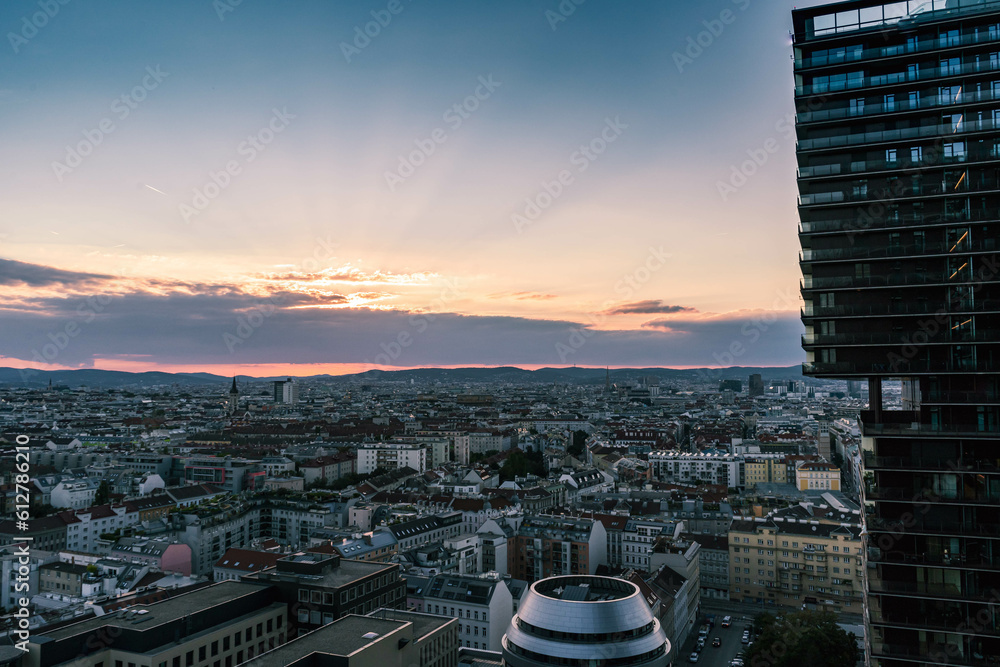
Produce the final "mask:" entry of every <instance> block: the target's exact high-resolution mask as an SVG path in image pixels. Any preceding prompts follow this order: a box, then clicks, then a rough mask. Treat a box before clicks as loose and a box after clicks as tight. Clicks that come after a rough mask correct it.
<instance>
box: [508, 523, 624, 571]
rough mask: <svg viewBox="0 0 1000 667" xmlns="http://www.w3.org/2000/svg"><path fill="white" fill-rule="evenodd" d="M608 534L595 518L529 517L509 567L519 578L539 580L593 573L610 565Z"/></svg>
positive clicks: (513, 547)
mask: <svg viewBox="0 0 1000 667" xmlns="http://www.w3.org/2000/svg"><path fill="white" fill-rule="evenodd" d="M607 549H608V536H607V532H606V531H605V530H604V524H602V523H601V522H600V521H595V520H593V519H583V518H581V519H574V518H571V517H553V516H528V517H525V519H524V522H523V523H521V525H520V527H519V528H518V529H517V533H516V534H515V535H514V538H513V540H511V548H510V549H509V552H508V570H509V572H510V573H511V574H512V575H513V576H514V578H516V579H524V580H527V581H538V580H539V579H545V578H548V577H553V576H562V575H569V574H594V573H595V572H597V567H598V566H599V565H606V564H607Z"/></svg>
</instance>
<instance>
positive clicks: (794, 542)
mask: <svg viewBox="0 0 1000 667" xmlns="http://www.w3.org/2000/svg"><path fill="white" fill-rule="evenodd" d="M729 546H730V569H729V598H730V599H731V600H734V601H738V602H751V603H754V604H766V605H773V606H784V607H790V608H795V609H802V608H810V609H820V610H824V611H837V612H840V611H846V612H849V613H860V612H861V611H862V610H863V602H864V580H865V576H864V575H865V558H864V553H863V548H862V539H861V515H860V511H859V510H857V509H848V508H841V509H837V508H830V507H827V506H820V507H815V506H811V505H808V504H804V506H800V505H796V506H794V507H791V508H787V509H781V510H775V511H773V512H771V513H770V514H769V515H768V516H766V517H754V518H747V519H736V520H734V521H733V525H732V527H731V528H730V531H729Z"/></svg>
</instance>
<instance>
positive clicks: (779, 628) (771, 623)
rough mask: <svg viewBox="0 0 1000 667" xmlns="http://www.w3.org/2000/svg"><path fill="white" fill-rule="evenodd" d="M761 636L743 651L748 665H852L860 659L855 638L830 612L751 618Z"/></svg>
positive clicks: (790, 666) (804, 612) (794, 666)
mask: <svg viewBox="0 0 1000 667" xmlns="http://www.w3.org/2000/svg"><path fill="white" fill-rule="evenodd" d="M754 629H755V630H756V631H758V632H759V633H760V636H759V637H758V638H757V640H756V641H755V642H754V643H753V646H751V647H750V649H749V650H748V651H747V653H746V664H747V665H751V666H752V665H769V667H801V665H809V667H852V666H853V665H855V664H857V662H858V661H859V660H861V651H860V650H859V649H858V642H857V638H856V637H855V636H854V635H853V634H851V633H849V632H847V631H846V630H844V629H842V628H841V627H840V626H838V625H837V616H836V615H835V614H832V613H830V612H813V611H799V612H794V613H791V614H786V615H785V616H783V617H782V618H780V619H778V618H775V617H774V616H771V615H770V614H760V615H758V616H757V618H755V619H754Z"/></svg>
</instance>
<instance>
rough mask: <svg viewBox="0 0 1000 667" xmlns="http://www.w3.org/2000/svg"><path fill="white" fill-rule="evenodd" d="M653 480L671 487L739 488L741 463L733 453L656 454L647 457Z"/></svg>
mask: <svg viewBox="0 0 1000 667" xmlns="http://www.w3.org/2000/svg"><path fill="white" fill-rule="evenodd" d="M649 467H650V472H651V474H652V476H653V479H657V480H659V481H661V482H671V483H674V484H701V483H708V484H719V485H722V486H726V487H728V488H736V487H740V486H743V474H742V473H743V460H742V457H739V456H734V455H733V454H690V453H687V452H678V451H659V452H652V453H650V455H649Z"/></svg>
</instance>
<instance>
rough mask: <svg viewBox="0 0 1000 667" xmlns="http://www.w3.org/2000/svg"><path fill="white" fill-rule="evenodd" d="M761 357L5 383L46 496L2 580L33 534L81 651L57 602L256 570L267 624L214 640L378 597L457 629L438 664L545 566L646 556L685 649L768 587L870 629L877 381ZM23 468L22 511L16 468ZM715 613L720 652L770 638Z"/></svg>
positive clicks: (118, 608)
mask: <svg viewBox="0 0 1000 667" xmlns="http://www.w3.org/2000/svg"><path fill="white" fill-rule="evenodd" d="M478 372H479V373H480V374H487V375H490V376H494V377H496V376H499V377H502V376H503V375H504V370H503V369H495V370H493V371H489V370H486V369H479V371H478ZM767 372H768V369H762V372H761V373H754V374H750V375H746V376H741V375H740V374H741V373H742V369H728V370H725V371H722V370H707V369H705V370H701V371H691V372H677V371H658V370H650V371H648V373H649V374H643V372H642V371H610V370H606V371H603V372H602V371H600V370H596V369H595V370H593V371H590V373H589V375H590V379H589V380H587V379H584V380H583V381H573V382H567V381H562V382H558V381H557V382H541V381H535V382H525V381H523V380H522V381H513V382H512V381H503V380H501V379H492V380H489V379H487V380H479V381H468V380H466V381H462V380H449V379H437V380H428V379H420V380H418V379H417V378H415V377H410V378H409V379H405V377H403V378H400V379H395V380H393V379H391V378H392V377H393V375H394V374H379V373H375V374H365V375H362V376H358V377H354V378H351V379H340V380H338V379H303V380H298V379H292V378H288V379H283V380H271V381H257V380H243V379H233V380H232V381H231V382H230V383H229V384H228V385H227V384H225V383H212V382H207V381H204V380H203V381H202V382H201V383H199V384H185V383H184V379H183V378H180V377H179V378H178V382H177V383H175V384H172V385H154V386H140V385H137V384H131V385H130V384H122V385H121V386H113V387H97V386H85V387H77V388H70V387H69V386H66V385H59V384H53V385H52V386H41V387H39V388H19V389H15V388H7V389H4V390H2V393H0V432H2V433H3V436H2V437H3V441H4V442H5V443H7V444H8V446H9V448H10V451H11V454H10V455H9V456H8V457H6V458H5V459H4V462H5V465H6V466H8V470H9V475H11V476H12V475H15V474H16V470H15V467H16V463H15V460H14V449H15V447H17V446H20V447H24V448H25V449H24V451H26V452H27V456H28V460H29V463H30V466H31V469H32V471H33V475H34V476H33V479H32V487H31V489H30V492H31V499H32V509H31V510H30V512H31V515H32V517H33V518H31V519H29V520H28V522H27V523H28V527H27V530H23V529H20V528H19V527H18V526H17V525H15V522H14V521H13V520H9V521H5V522H3V523H0V541H2V542H3V543H4V544H7V545H8V546H7V547H5V555H4V556H3V557H2V558H0V563H2V568H3V570H2V571H3V574H2V576H3V585H2V586H0V595H2V596H3V597H2V598H0V604H2V605H3V606H4V608H6V609H8V610H12V609H14V608H16V598H17V597H21V596H22V595H23V593H21V592H19V590H18V589H17V588H16V581H17V577H18V573H19V567H20V565H21V562H22V561H20V560H19V559H20V554H19V552H18V550H17V548H16V545H17V544H19V543H20V540H21V539H22V538H23V537H24V536H29V537H31V538H33V542H32V550H31V556H30V563H31V564H30V575H29V577H28V579H29V585H30V590H31V591H32V593H33V595H32V597H31V602H32V604H33V606H34V609H35V613H34V615H33V616H32V621H33V623H34V624H36V627H33V628H32V630H33V632H32V635H31V642H32V650H31V651H30V652H29V654H28V655H29V656H30V657H35V656H37V661H38V662H37V664H58V662H60V661H61V660H62V659H63V658H61V657H59V656H63V657H65V655H67V654H65V653H61V652H60V651H67V650H71V649H70V648H69V647H72V650H79V634H77V630H74V633H73V634H71V635H67V634H66V631H63V630H55V631H52V632H53V634H51V635H50V634H49V632H50V631H49V630H48V628H50V627H56V628H61V627H64V626H66V624H67V622H69V625H68V626H67V628H68V629H72V628H76V627H77V626H76V625H74V622H75V623H81V626H80V627H81V628H86V631H88V632H93V631H94V630H95V629H96V628H97V627H105V626H106V625H107V624H109V623H110V624H112V625H115V624H119V625H121V624H123V623H124V622H123V621H121V618H128V619H132V618H133V616H134V615H135V614H137V613H140V612H143V610H148V611H149V613H153V614H156V613H165V612H168V611H169V609H170V608H171V605H172V604H173V603H171V600H174V599H178V600H185V599H191V598H192V597H193V598H194V599H208V598H204V596H206V595H211V596H215V595H223V594H225V595H226V596H233V597H237V598H238V597H240V596H242V595H250V594H251V593H248V591H250V592H252V591H254V590H258V589H260V588H262V587H263V588H264V589H265V590H267V591H268V593H267V597H266V599H267V600H268V604H269V606H268V610H269V611H268V614H271V615H272V616H273V617H272V616H267V619H268V620H266V621H265V622H266V623H267V626H268V627H271V622H272V620H274V619H275V618H277V619H279V622H277V624H276V625H275V626H274V628H273V630H270V631H268V633H267V636H266V639H261V640H259V641H258V640H256V638H255V641H254V642H251V643H250V645H248V646H245V647H241V646H240V645H239V644H238V643H236V642H234V643H232V644H228V643H226V644H224V645H223V648H222V649H221V653H217V652H216V651H217V649H218V647H216V648H213V649H212V652H213V655H218V656H219V659H220V660H221V661H224V662H226V661H228V662H232V663H234V664H240V663H242V662H244V661H248V660H250V659H251V658H254V657H255V656H258V655H260V654H261V653H262V650H261V647H264V648H265V649H267V650H268V651H269V650H270V649H276V651H277V647H278V646H281V645H282V644H284V643H285V642H288V644H287V647H286V648H285V649H283V650H284V652H285V654H288V655H291V654H295V652H296V651H300V652H304V653H302V654H303V655H305V654H307V652H308V651H310V650H315V648H313V649H308V648H306V646H308V645H303V647H302V648H296V646H297V644H296V642H303V641H304V640H305V637H311V635H309V634H308V633H310V632H312V631H317V630H319V629H321V628H322V627H323V626H325V625H327V624H330V625H329V630H323V632H326V633H329V634H330V636H335V635H337V634H338V633H341V632H343V630H342V629H341V625H343V624H344V622H345V620H348V621H349V619H350V618H352V616H351V615H372V614H374V615H376V616H377V617H378V618H380V619H383V620H384V621H385V622H387V623H388V622H392V623H395V625H396V626H398V627H400V628H402V627H403V624H406V623H412V624H413V628H416V629H420V628H423V629H422V630H420V631H426V632H428V633H430V635H431V636H433V637H435V638H436V637H444V638H446V641H441V642H439V643H438V644H437V645H436V648H434V649H431V648H421V643H422V642H425V641H426V640H425V639H424V638H423V637H421V636H417V635H414V636H413V637H412V639H413V641H415V642H416V643H415V647H414V650H420V651H424V650H427V651H432V650H433V651H437V652H439V653H428V655H427V656H426V657H424V658H422V659H421V660H420V664H428V665H430V664H442V665H444V664H484V665H485V664H499V663H500V659H501V657H500V656H501V653H502V652H503V651H504V650H505V645H504V642H503V637H504V635H505V634H507V633H508V627H509V626H510V624H511V619H512V618H513V616H514V614H515V613H518V610H523V606H522V605H523V604H524V603H525V601H526V600H527V599H528V598H527V597H526V596H528V595H529V594H530V586H531V584H533V583H535V582H539V581H543V580H551V578H552V577H569V578H578V577H590V576H597V577H612V578H615V579H618V580H621V581H623V582H630V585H634V586H635V587H637V590H639V591H641V592H642V594H643V595H644V596H645V600H646V603H648V607H649V609H648V612H647V613H650V614H651V618H655V619H656V621H657V622H658V624H659V628H661V629H662V632H663V634H662V635H660V636H661V638H662V639H663V641H662V642H661V644H660V646H659V648H660V649H662V650H663V656H664V657H666V658H667V659H669V660H672V661H674V662H676V663H679V662H681V660H682V659H683V660H687V659H688V658H689V657H690V656H691V654H692V653H697V652H700V651H701V649H702V647H703V646H704V644H705V637H704V636H702V637H701V638H700V637H699V630H700V629H701V627H702V626H703V625H704V624H705V623H706V622H707V619H708V617H709V615H710V614H713V613H714V616H716V617H717V621H716V623H717V628H716V630H715V631H714V635H716V636H718V635H719V634H720V631H719V629H718V627H720V626H719V624H721V623H722V619H723V617H724V616H734V617H737V618H739V619H741V620H740V621H739V623H738V625H739V628H740V631H742V628H743V626H744V625H746V621H744V620H742V619H744V618H750V617H752V615H753V611H754V610H757V609H758V608H759V607H761V606H766V607H770V608H771V609H775V610H776V609H785V610H801V609H812V610H820V611H833V612H837V613H838V614H839V615H842V620H843V619H849V620H850V622H851V623H850V625H852V626H855V627H854V628H853V629H854V630H856V631H858V633H859V634H861V633H860V630H859V629H858V628H857V627H856V626H857V625H860V618H861V613H862V608H863V599H862V598H863V586H862V581H863V577H862V575H863V556H862V542H861V517H860V511H859V509H860V508H859V504H858V499H857V492H856V490H857V489H858V488H859V484H860V474H861V473H860V470H861V461H860V456H861V454H860V451H859V443H860V438H859V435H858V424H857V413H858V410H859V408H860V407H861V406H863V405H865V403H866V396H865V392H866V391H867V387H865V386H863V385H862V384H861V383H854V382H852V383H847V382H836V381H817V380H809V379H803V378H802V376H801V373H800V372H798V369H784V370H783V369H770V373H769V374H768V375H767V380H765V379H764V377H765V375H764V374H765V373H767ZM462 374H463V373H462V372H461V371H455V372H451V373H449V372H447V371H440V372H435V371H430V370H429V371H425V372H422V373H421V372H415V373H410V374H409V375H417V376H421V375H424V376H429V377H434V376H436V375H443V376H445V377H447V376H448V375H459V376H461V375H462ZM54 375H58V373H54ZM468 375H473V376H474V375H476V369H473V370H472V371H470V372H468ZM519 375H525V374H519ZM602 376H603V379H602ZM661 376H662V377H661ZM139 378H141V376H135V377H134V378H129V376H128V375H126V374H115V375H114V380H113V381H115V382H122V383H126V382H129V380H130V379H131V380H132V381H133V382H134V381H136V380H137V379H139ZM737 378H738V379H737ZM39 384H41V381H39ZM19 451H20V450H19ZM831 461H837V462H838V464H839V465H835V464H834V463H831ZM8 479H11V480H12V481H13V478H12V477H8ZM5 489H7V490H6V492H5V494H4V502H5V507H4V511H5V513H6V514H8V515H11V514H13V512H14V508H15V507H16V503H17V502H18V500H17V496H18V490H17V487H16V485H15V484H11V485H9V486H8V487H5ZM763 535H767V536H768V537H767V545H766V556H765V549H763V548H761V549H758V548H757V546H758V544H763V542H758V539H760V536H763ZM789 542H790V544H789ZM743 544H746V545H753V546H752V547H751V546H746V547H740V546H737V545H743ZM730 545H732V546H730ZM738 554H740V555H738ZM742 554H746V555H742ZM321 573H322V576H320V575H321ZM219 582H225V583H219ZM236 582H243V583H236ZM245 582H256V583H255V586H254V587H247V586H246V584H245ZM306 583H308V584H309V588H308V594H307V593H306V592H305V591H306V589H305V588H302V587H301V586H303V585H305V584H306ZM211 584H217V586H215V587H212V586H210V585H211ZM622 585H623V586H624V585H626V584H622ZM219 586H221V587H222V588H220V589H219V590H216V589H217V588H218V587H219ZM581 590H583V589H581ZM209 591H213V592H211V593H209ZM261 595H263V593H261ZM212 599H213V602H212V604H216V602H215V601H214V598H212ZM153 603H158V604H153ZM219 603H220V604H221V602H219ZM442 603H446V604H442ZM177 604H181V603H180V602H178V603H177ZM206 604H207V603H205V602H202V603H199V606H203V605H206ZM181 608H186V607H183V605H182V607H179V609H181ZM161 610H162V611H161ZM713 610H714V611H713ZM116 612H117V613H116ZM245 612H246V608H245V605H235V606H234V609H233V610H232V611H231V612H226V613H227V614H228V616H227V615H225V614H223V612H222V611H221V610H219V611H218V612H214V611H213V614H212V618H211V621H205V622H206V623H209V625H205V626H204V627H201V626H199V627H197V628H195V627H192V628H190V629H188V630H187V632H190V633H192V637H191V638H190V639H188V638H186V637H185V636H184V632H185V630H181V629H178V630H177V632H180V633H182V634H181V638H180V643H179V644H172V645H171V646H170V647H169V650H166V649H165V652H162V653H157V654H156V655H154V656H149V655H143V653H144V652H145V650H146V648H147V647H148V646H149V645H150V644H149V642H148V641H146V640H144V639H142V640H140V639H136V640H135V641H136V644H135V646H136V648H135V649H133V651H134V654H129V655H126V653H129V652H128V651H126V650H125V649H120V648H117V644H116V648H114V651H113V652H114V659H121V660H122V661H123V662H126V663H127V662H133V663H135V664H140V660H142V659H143V658H145V659H147V660H149V659H152V662H153V663H154V664H158V663H159V662H161V661H167V662H168V664H169V662H170V660H172V659H173V656H177V659H180V656H183V655H184V654H185V653H186V652H187V651H188V650H192V649H193V648H195V647H196V645H197V644H201V645H202V648H203V647H204V644H205V643H206V641H205V640H204V639H201V637H202V635H203V634H204V633H210V634H212V635H213V636H214V635H215V634H218V635H219V636H225V635H226V634H232V631H233V630H234V629H235V628H236V625H235V624H237V620H238V624H240V625H242V624H244V623H245V621H244V619H243V615H244V614H245ZM727 612H729V613H727ZM143 613H144V612H143ZM171 613H172V614H173V616H172V617H170V616H165V617H163V620H164V622H169V623H171V624H178V625H177V627H178V628H180V627H181V626H180V625H179V624H180V622H181V620H182V617H183V615H184V614H186V613H187V612H186V611H185V612H183V613H181V612H180V611H175V612H171ZM261 613H263V612H261ZM536 613H541V612H536ZM470 614H471V615H470ZM428 616H433V618H428ZM543 617H545V618H550V617H549V616H547V615H545V614H543ZM85 619H89V620H85ZM281 619H283V620H284V621H285V623H281V622H280V620H281ZM129 622H131V621H129ZM102 624H103V625H102ZM428 624H429V625H428ZM359 627H364V628H367V627H368V626H367V625H365V624H364V623H362V624H361V625H360V626H359ZM196 629H197V632H196ZM138 630H139V631H140V632H139V633H138V635H137V637H141V636H143V634H142V632H141V631H142V630H143V628H139V629H138ZM83 631H84V630H82V629H80V630H79V632H83ZM413 631H414V630H413V629H412V628H411V629H408V630H406V631H405V633H407V634H409V635H412V634H413ZM173 632H174V630H171V633H173ZM362 634H364V633H362ZM724 634H725V635H726V638H727V642H726V644H725V646H723V647H720V648H722V650H721V651H712V653H713V655H711V656H709V655H706V662H707V663H708V664H713V663H711V662H710V660H709V659H708V658H718V659H717V660H716V664H723V658H724V659H725V660H724V662H725V664H729V663H730V662H732V661H734V660H738V659H737V657H736V654H737V653H738V652H740V651H743V650H744V649H745V648H747V646H752V640H750V641H747V642H744V643H742V644H741V643H740V641H739V640H740V637H739V634H738V632H737V631H736V630H733V631H731V632H727V633H724ZM171 636H173V635H171ZM123 637H124V635H123ZM299 638H301V639H299ZM60 639H64V640H65V642H66V643H67V644H68V646H67V647H66V648H60V641H59V640H60ZM709 639H711V638H709ZM310 641H319V640H318V639H317V638H312V639H311V640H310ZM382 641H384V637H382V636H381V633H380V636H379V637H375V638H373V639H372V641H371V642H370V644H371V646H368V645H367V644H358V645H357V646H355V644H353V643H352V644H351V645H350V646H351V648H352V649H359V648H362V647H363V648H364V649H365V651H373V652H374V651H378V650H379V649H378V648H377V645H378V644H379V643H380V642H382ZM392 641H395V640H392ZM74 642H76V643H74ZM265 643H266V644H267V645H266V646H265ZM36 644H37V648H36V647H35V645H36ZM529 645H530V642H529ZM506 650H507V651H508V652H510V651H515V649H514V648H513V644H510V643H509V642H508V645H507V648H506ZM50 651H51V653H50ZM270 655H271V653H270V652H264V656H263V657H261V658H259V659H260V660H273V659H275V658H268V656H270ZM657 657H659V656H657ZM366 659H367V658H366ZM515 659H516V658H515ZM456 660H458V661H459V662H458V663H456V662H455V661H456ZM438 661H440V662H438ZM108 662H110V659H109V660H108ZM275 664H279V663H275ZM285 664H287V663H285ZM352 664H355V663H352ZM356 664H366V663H364V662H359V663H356ZM400 664H409V663H405V662H404V663H400ZM508 664H519V663H517V662H512V661H511V659H510V658H508Z"/></svg>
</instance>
